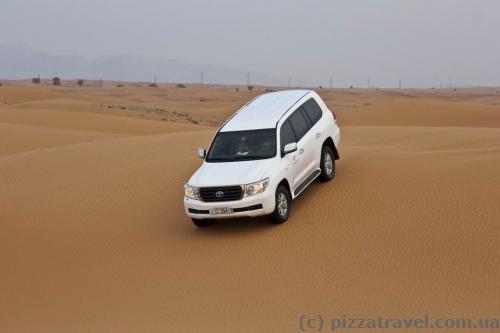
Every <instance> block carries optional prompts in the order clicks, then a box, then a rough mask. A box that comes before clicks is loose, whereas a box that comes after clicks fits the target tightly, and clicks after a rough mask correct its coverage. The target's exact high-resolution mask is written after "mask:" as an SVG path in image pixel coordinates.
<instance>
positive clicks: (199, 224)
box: [191, 219, 214, 228]
mask: <svg viewBox="0 0 500 333" xmlns="http://www.w3.org/2000/svg"><path fill="white" fill-rule="evenodd" d="M191 220H192V221H193V224H194V225H195V226H197V227H198V228H204V227H208V226H210V225H212V224H213V223H214V221H213V220H209V219H205V220H202V219H191Z"/></svg>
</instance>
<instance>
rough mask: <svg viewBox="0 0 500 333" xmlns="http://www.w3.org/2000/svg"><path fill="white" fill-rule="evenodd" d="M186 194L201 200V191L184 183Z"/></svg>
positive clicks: (188, 196) (190, 197)
mask: <svg viewBox="0 0 500 333" xmlns="http://www.w3.org/2000/svg"><path fill="white" fill-rule="evenodd" d="M184 195H185V196H186V198H189V199H194V200H200V192H199V191H198V188H197V187H193V186H190V185H188V184H186V185H184Z"/></svg>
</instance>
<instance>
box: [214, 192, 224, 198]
mask: <svg viewBox="0 0 500 333" xmlns="http://www.w3.org/2000/svg"><path fill="white" fill-rule="evenodd" d="M215 196H216V197H217V198H222V197H223V196H224V192H222V191H217V192H215Z"/></svg>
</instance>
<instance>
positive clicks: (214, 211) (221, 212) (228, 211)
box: [210, 208, 233, 215]
mask: <svg viewBox="0 0 500 333" xmlns="http://www.w3.org/2000/svg"><path fill="white" fill-rule="evenodd" d="M232 213H233V209H232V208H213V209H211V210H210V215H224V214H232Z"/></svg>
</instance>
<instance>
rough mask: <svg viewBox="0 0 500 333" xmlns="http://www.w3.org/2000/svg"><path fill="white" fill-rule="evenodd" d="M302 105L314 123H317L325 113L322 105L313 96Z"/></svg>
mask: <svg viewBox="0 0 500 333" xmlns="http://www.w3.org/2000/svg"><path fill="white" fill-rule="evenodd" d="M302 107H303V108H304V110H305V111H306V114H307V116H308V117H309V119H310V120H311V123H312V125H314V124H316V123H317V122H318V120H320V119H321V116H322V115H323V111H321V107H320V106H319V105H318V103H316V101H315V100H314V99H313V98H311V99H309V100H308V101H307V102H305V103H304V104H303V105H302Z"/></svg>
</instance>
